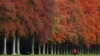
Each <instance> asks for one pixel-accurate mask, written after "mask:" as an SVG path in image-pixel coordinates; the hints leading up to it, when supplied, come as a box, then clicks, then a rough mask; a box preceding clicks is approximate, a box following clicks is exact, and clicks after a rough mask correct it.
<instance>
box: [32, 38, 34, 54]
mask: <svg viewBox="0 0 100 56" xmlns="http://www.w3.org/2000/svg"><path fill="white" fill-rule="evenodd" d="M32 54H34V38H33V40H32Z"/></svg>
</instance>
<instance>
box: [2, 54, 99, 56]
mask: <svg viewBox="0 0 100 56" xmlns="http://www.w3.org/2000/svg"><path fill="white" fill-rule="evenodd" d="M0 56H74V55H72V54H66V55H43V54H42V55H33V54H31V55H0ZM75 56H100V55H97V54H78V55H75Z"/></svg>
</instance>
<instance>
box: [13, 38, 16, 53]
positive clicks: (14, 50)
mask: <svg viewBox="0 0 100 56" xmlns="http://www.w3.org/2000/svg"><path fill="white" fill-rule="evenodd" d="M13 55H16V38H14V39H13Z"/></svg>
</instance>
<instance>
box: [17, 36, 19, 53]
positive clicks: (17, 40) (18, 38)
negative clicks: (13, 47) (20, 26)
mask: <svg viewBox="0 0 100 56" xmlns="http://www.w3.org/2000/svg"><path fill="white" fill-rule="evenodd" d="M17 54H20V37H18V39H17Z"/></svg>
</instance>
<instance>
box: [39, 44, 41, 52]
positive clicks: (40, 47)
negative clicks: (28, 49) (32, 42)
mask: <svg viewBox="0 0 100 56" xmlns="http://www.w3.org/2000/svg"><path fill="white" fill-rule="evenodd" d="M39 54H41V46H40V44H39Z"/></svg>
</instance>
